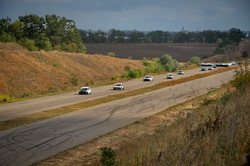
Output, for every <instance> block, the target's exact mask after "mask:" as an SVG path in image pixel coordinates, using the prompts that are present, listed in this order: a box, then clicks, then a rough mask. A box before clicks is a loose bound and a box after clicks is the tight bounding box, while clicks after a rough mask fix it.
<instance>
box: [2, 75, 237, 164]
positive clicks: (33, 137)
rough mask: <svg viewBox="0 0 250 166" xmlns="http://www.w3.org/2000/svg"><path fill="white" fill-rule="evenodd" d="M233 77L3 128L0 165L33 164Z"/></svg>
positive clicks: (192, 83) (219, 77) (205, 80)
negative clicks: (4, 129)
mask: <svg viewBox="0 0 250 166" xmlns="http://www.w3.org/2000/svg"><path fill="white" fill-rule="evenodd" d="M232 77H233V71H228V72H224V73H221V74H217V75H212V76H209V77H205V78H202V79H198V80H193V81H190V82H185V83H182V84H179V85H175V86H171V87H166V88H163V89H159V90H156V91H153V92H149V93H144V94H141V95H137V96H132V97H128V98H124V99H121V100H117V101H113V102H110V103H106V104H101V105H97V106H94V107H91V108H87V109H83V110H79V111H76V112H72V113H68V114H65V115H62V116H58V117H55V118H50V119H47V120H44V121H40V122H37V123H33V124H29V125H25V126H21V127H17V128H14V129H10V130H6V131H2V132H0V165H1V166H7V165H8V166H16V165H22V166H26V165H30V164H32V163H34V162H36V161H39V160H42V159H45V158H48V157H50V156H52V155H54V154H57V153H59V152H62V151H65V150H67V149H69V148H72V147H74V146H76V145H79V144H82V143H85V142H86V141H89V140H91V139H94V138H96V137H98V136H100V135H104V134H106V133H108V132H111V131H113V130H115V129H118V128H121V127H123V126H125V125H128V124H131V123H133V122H135V121H137V120H139V119H142V118H144V117H146V116H150V115H152V114H155V113H157V112H159V111H162V110H164V109H166V108H168V107H170V106H173V105H176V104H178V103H181V102H184V101H186V100H188V99H192V98H194V97H197V96H200V95H202V94H204V93H206V92H208V91H210V90H211V89H214V88H217V87H219V86H220V85H221V84H222V83H224V82H228V81H229V80H230V79H231V78H232Z"/></svg>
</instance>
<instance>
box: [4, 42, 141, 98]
mask: <svg viewBox="0 0 250 166" xmlns="http://www.w3.org/2000/svg"><path fill="white" fill-rule="evenodd" d="M126 66H129V67H130V68H131V69H143V68H144V66H143V65H142V63H141V62H140V61H136V60H128V59H120V58H116V57H108V56H103V55H89V54H77V53H66V52H59V51H51V52H45V51H35V52H30V51H27V50H26V49H23V48H22V47H21V46H19V45H17V44H14V43H0V78H1V79H0V94H5V95H11V96H15V97H25V96H29V95H34V94H35V95H37V94H46V93H51V92H59V91H66V90H72V89H74V88H79V87H80V86H85V85H89V86H93V85H96V84H105V83H107V82H109V81H110V80H111V78H112V76H120V75H121V74H123V73H125V72H126V71H125V70H124V68H125V67H126Z"/></svg>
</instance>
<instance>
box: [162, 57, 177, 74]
mask: <svg viewBox="0 0 250 166" xmlns="http://www.w3.org/2000/svg"><path fill="white" fill-rule="evenodd" d="M159 62H160V64H161V65H163V66H164V67H165V70H166V71H169V72H172V71H176V70H178V69H179V65H178V62H177V60H176V59H173V58H172V57H171V56H170V55H168V54H164V55H162V56H161V58H160V61H159Z"/></svg>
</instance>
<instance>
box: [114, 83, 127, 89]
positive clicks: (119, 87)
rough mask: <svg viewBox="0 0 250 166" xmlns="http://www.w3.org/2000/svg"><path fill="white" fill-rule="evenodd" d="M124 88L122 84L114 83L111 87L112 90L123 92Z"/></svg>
mask: <svg viewBox="0 0 250 166" xmlns="http://www.w3.org/2000/svg"><path fill="white" fill-rule="evenodd" d="M124 89H125V87H124V84H123V83H116V84H115V85H114V86H113V90H124Z"/></svg>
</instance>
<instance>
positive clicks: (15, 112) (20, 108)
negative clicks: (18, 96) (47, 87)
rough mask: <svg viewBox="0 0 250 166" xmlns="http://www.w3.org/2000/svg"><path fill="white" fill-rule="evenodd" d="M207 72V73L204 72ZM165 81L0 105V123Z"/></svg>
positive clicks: (135, 82)
mask: <svg viewBox="0 0 250 166" xmlns="http://www.w3.org/2000/svg"><path fill="white" fill-rule="evenodd" d="M206 72H209V71H206ZM198 73H202V72H201V71H200V68H196V69H191V70H187V71H185V75H177V74H175V78H174V79H178V78H180V77H186V76H190V75H194V74H198ZM163 81H167V79H166V74H161V75H155V76H154V81H152V82H144V81H142V78H139V79H135V80H130V81H127V82H125V90H124V91H119V90H118V91H113V90H112V87H113V85H107V86H102V87H97V88H93V89H92V91H93V92H92V94H91V95H78V91H76V92H69V93H63V94H58V95H53V96H45V97H40V98H35V99H30V100H25V101H19V102H14V103H7V104H0V121H4V120H8V119H13V118H17V117H21V116H24V115H28V114H32V113H36V112H41V111H45V110H50V109H54V108H59V107H63V106H67V105H71V104H76V103H79V102H84V101H87V100H92V99H96V98H101V97H105V96H108V95H113V94H118V93H123V92H126V91H130V90H135V89H139V88H144V87H148V86H152V85H154V84H157V83H159V82H163Z"/></svg>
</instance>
